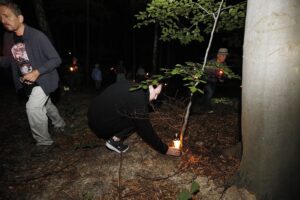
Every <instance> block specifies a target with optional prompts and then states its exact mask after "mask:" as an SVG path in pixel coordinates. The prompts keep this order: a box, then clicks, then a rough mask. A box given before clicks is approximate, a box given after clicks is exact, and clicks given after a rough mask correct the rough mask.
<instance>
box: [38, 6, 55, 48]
mask: <svg viewBox="0 0 300 200" xmlns="http://www.w3.org/2000/svg"><path fill="white" fill-rule="evenodd" d="M33 4H34V9H35V15H36V18H37V20H38V23H39V26H40V28H41V30H42V31H43V32H44V33H45V34H46V35H47V36H48V37H49V39H50V40H51V41H52V42H53V37H52V34H51V31H50V27H49V25H48V22H47V19H46V14H45V10H44V5H43V0H33Z"/></svg>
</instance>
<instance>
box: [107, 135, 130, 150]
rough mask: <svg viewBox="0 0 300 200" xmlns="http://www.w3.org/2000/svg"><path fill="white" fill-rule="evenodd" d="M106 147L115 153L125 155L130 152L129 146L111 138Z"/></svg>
mask: <svg viewBox="0 0 300 200" xmlns="http://www.w3.org/2000/svg"><path fill="white" fill-rule="evenodd" d="M105 145H106V147H107V148H109V149H110V150H113V151H115V152H118V153H121V152H122V153H124V152H126V151H127V150H128V148H129V147H128V145H126V144H123V143H122V142H120V141H118V142H117V141H114V140H113V139H112V138H110V139H109V140H107V141H106V143H105Z"/></svg>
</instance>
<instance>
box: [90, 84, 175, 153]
mask: <svg viewBox="0 0 300 200" xmlns="http://www.w3.org/2000/svg"><path fill="white" fill-rule="evenodd" d="M132 87H133V85H132V83H131V82H129V81H126V80H125V81H120V82H117V83H115V84H113V85H111V86H109V87H108V88H107V89H105V90H104V91H103V92H102V93H101V94H100V95H99V96H97V97H96V98H95V99H94V100H93V101H92V102H91V105H90V107H89V110H88V120H89V125H90V127H91V129H92V130H93V131H94V132H95V134H96V135H97V136H98V137H100V138H104V139H106V140H107V141H106V147H107V148H109V149H111V150H113V151H116V152H118V153H122V152H126V151H127V150H128V145H126V144H123V143H122V140H123V139H124V138H126V137H127V136H128V135H130V134H131V133H132V132H137V133H138V135H139V136H140V137H141V138H142V139H143V140H144V141H145V142H147V143H148V144H149V145H150V146H152V147H153V148H154V149H155V150H157V151H158V152H160V153H162V154H167V155H172V156H180V150H178V149H176V148H174V147H168V145H166V144H165V143H164V142H162V140H161V139H160V138H159V136H158V135H157V134H156V132H155V131H154V129H153V127H152V125H151V122H150V120H149V110H148V104H149V101H152V100H155V99H156V98H157V96H158V95H159V94H160V92H161V89H162V86H161V85H159V86H157V87H156V88H154V87H153V86H149V90H148V91H143V90H136V91H130V90H129V89H130V88H132Z"/></svg>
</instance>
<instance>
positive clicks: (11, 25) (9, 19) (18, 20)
mask: <svg viewBox="0 0 300 200" xmlns="http://www.w3.org/2000/svg"><path fill="white" fill-rule="evenodd" d="M0 19H1V23H2V25H3V27H4V28H5V29H6V30H8V31H13V32H17V31H18V30H19V29H20V27H21V26H22V24H23V16H22V15H19V16H17V15H16V14H15V13H14V12H13V11H12V10H11V9H10V8H8V7H6V6H0Z"/></svg>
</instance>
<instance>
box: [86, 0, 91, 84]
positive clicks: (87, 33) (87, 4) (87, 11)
mask: <svg viewBox="0 0 300 200" xmlns="http://www.w3.org/2000/svg"><path fill="white" fill-rule="evenodd" d="M85 53H86V55H85V79H86V85H89V80H90V78H89V77H90V76H89V75H90V74H89V67H90V0H87V2H86V51H85Z"/></svg>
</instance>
